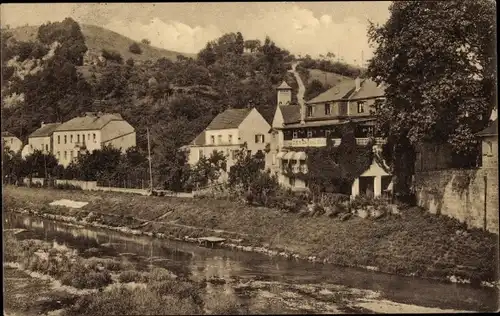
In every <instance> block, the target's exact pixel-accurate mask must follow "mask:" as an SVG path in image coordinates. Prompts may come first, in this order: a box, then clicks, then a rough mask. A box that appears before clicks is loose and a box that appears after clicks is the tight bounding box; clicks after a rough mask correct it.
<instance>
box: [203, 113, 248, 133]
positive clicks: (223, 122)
mask: <svg viewBox="0 0 500 316" xmlns="http://www.w3.org/2000/svg"><path fill="white" fill-rule="evenodd" d="M250 111H252V109H227V110H225V111H224V112H222V113H220V114H219V115H217V116H216V117H215V118H214V119H213V120H212V122H210V124H209V125H208V126H207V128H206V129H205V130H214V129H228V128H238V126H240V124H241V122H243V120H244V119H245V118H246V117H247V115H248V113H250Z"/></svg>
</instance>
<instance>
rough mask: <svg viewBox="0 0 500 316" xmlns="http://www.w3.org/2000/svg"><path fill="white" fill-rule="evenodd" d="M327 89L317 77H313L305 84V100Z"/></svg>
mask: <svg viewBox="0 0 500 316" xmlns="http://www.w3.org/2000/svg"><path fill="white" fill-rule="evenodd" d="M326 90H327V87H325V86H324V85H323V84H322V83H321V81H319V80H318V79H314V80H313V81H311V83H310V84H308V85H307V87H306V91H305V93H304V99H305V100H311V99H313V98H315V97H317V96H318V95H320V94H321V93H323V92H325V91H326Z"/></svg>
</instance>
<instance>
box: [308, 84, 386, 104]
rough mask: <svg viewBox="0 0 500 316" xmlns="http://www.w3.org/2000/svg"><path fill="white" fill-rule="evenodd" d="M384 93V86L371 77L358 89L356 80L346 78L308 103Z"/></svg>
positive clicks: (364, 97)
mask: <svg viewBox="0 0 500 316" xmlns="http://www.w3.org/2000/svg"><path fill="white" fill-rule="evenodd" d="M384 93H385V91H384V86H383V85H380V86H379V85H377V83H376V82H375V81H373V80H371V79H362V80H361V82H360V89H359V90H358V91H356V80H354V79H346V80H344V81H342V82H340V83H339V84H337V85H336V86H334V87H332V88H330V89H328V90H327V91H325V92H323V93H322V94H320V95H318V96H317V97H315V98H313V99H312V100H309V101H307V102H306V103H321V102H327V101H335V100H341V99H349V100H355V99H367V98H375V97H382V96H384Z"/></svg>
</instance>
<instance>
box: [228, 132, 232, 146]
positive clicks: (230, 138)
mask: <svg viewBox="0 0 500 316" xmlns="http://www.w3.org/2000/svg"><path fill="white" fill-rule="evenodd" d="M227 139H228V140H229V143H230V144H232V143H233V135H231V134H229V135H228V136H227Z"/></svg>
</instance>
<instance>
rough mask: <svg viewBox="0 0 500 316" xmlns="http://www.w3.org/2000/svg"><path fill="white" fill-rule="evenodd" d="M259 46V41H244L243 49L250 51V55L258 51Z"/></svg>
mask: <svg viewBox="0 0 500 316" xmlns="http://www.w3.org/2000/svg"><path fill="white" fill-rule="evenodd" d="M260 46H261V43H260V40H246V41H245V43H244V47H245V48H246V49H248V50H250V52H251V53H254V52H256V51H258V50H259V48H260Z"/></svg>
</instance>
